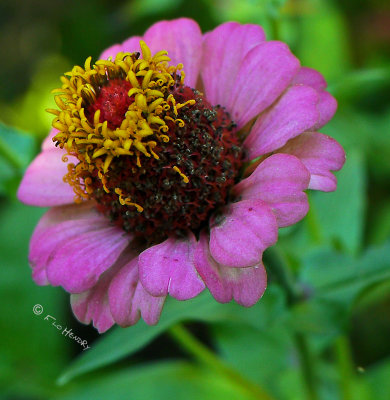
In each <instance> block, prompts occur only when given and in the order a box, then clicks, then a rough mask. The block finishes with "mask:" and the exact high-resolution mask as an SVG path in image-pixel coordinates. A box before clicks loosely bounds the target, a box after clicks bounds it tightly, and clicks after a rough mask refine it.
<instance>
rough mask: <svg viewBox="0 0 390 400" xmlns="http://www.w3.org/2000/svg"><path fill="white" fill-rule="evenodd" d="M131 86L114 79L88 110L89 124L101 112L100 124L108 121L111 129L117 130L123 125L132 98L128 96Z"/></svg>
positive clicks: (104, 87)
mask: <svg viewBox="0 0 390 400" xmlns="http://www.w3.org/2000/svg"><path fill="white" fill-rule="evenodd" d="M131 87H132V86H131V84H130V83H129V82H127V81H125V80H123V79H113V80H109V81H108V82H107V85H106V86H103V87H102V88H101V90H100V92H99V95H98V96H97V98H96V100H95V102H94V103H92V104H90V105H89V107H88V108H87V112H86V115H87V117H88V120H89V122H93V116H94V115H95V112H96V111H97V110H100V122H103V121H107V125H108V127H109V128H110V129H115V128H118V127H119V126H120V124H121V123H122V121H123V119H124V117H125V114H126V111H127V109H128V108H129V105H130V103H131V102H132V98H131V97H129V96H128V92H129V90H130V89H131Z"/></svg>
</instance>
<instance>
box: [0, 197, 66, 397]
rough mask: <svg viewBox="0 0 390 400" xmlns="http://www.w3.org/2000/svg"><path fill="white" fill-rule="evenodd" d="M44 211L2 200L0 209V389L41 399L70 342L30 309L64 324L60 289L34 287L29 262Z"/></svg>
mask: <svg viewBox="0 0 390 400" xmlns="http://www.w3.org/2000/svg"><path fill="white" fill-rule="evenodd" d="M43 211H44V210H43V209H39V208H35V207H27V206H24V205H22V204H19V203H15V204H3V205H2V208H1V211H0V219H1V224H0V237H1V241H0V254H1V268H0V304H1V305H2V306H1V313H0V326H1V329H0V342H1V357H0V386H3V387H4V386H5V387H6V388H7V389H5V390H0V391H3V392H5V391H6V390H7V391H8V393H10V396H11V394H12V395H14V396H21V395H25V396H26V397H27V396H28V394H32V393H34V394H35V395H36V396H37V397H41V396H42V393H46V391H48V390H51V387H52V382H53V380H54V378H55V377H56V376H57V375H58V373H59V371H60V370H61V368H62V366H63V363H64V362H65V360H66V358H67V357H66V351H67V349H68V348H69V347H70V346H71V342H70V341H69V340H67V339H66V338H65V337H64V336H62V335H61V333H60V332H58V330H56V329H55V328H54V327H52V326H50V325H49V324H48V323H47V321H45V320H44V314H42V315H35V314H34V313H33V307H34V305H35V304H41V305H42V306H43V307H44V311H45V312H46V313H50V314H51V315H53V316H54V317H55V318H57V320H58V321H59V322H61V323H64V322H65V315H64V309H63V306H62V304H63V300H64V295H63V291H62V290H61V289H59V288H52V287H39V286H37V285H36V284H35V283H34V282H33V280H32V278H31V269H30V267H29V265H28V261H27V259H28V258H27V257H28V241H29V239H30V236H31V233H32V231H33V228H34V226H35V225H36V223H37V221H38V219H39V217H40V216H41V215H42V213H43ZM21 377H23V382H24V383H23V385H20V379H21ZM28 397H29V396H28Z"/></svg>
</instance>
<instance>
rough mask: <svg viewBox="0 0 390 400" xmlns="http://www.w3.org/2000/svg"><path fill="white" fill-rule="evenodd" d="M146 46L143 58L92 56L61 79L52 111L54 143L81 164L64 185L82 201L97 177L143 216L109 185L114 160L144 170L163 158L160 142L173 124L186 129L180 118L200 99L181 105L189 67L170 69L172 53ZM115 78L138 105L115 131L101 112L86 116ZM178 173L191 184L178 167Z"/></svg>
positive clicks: (132, 106) (70, 168)
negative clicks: (127, 160)
mask: <svg viewBox="0 0 390 400" xmlns="http://www.w3.org/2000/svg"><path fill="white" fill-rule="evenodd" d="M140 47H141V52H142V57H139V56H140V54H139V53H123V52H120V53H118V54H117V55H116V56H115V59H111V58H109V59H108V60H98V61H97V62H96V63H95V64H94V65H91V57H89V58H87V59H86V61H85V63H84V68H82V67H80V66H75V67H73V69H72V70H71V71H69V72H67V73H65V75H64V76H63V77H61V81H62V86H61V88H59V89H55V90H54V91H53V93H54V94H55V102H56V104H57V106H58V108H59V110H53V109H48V110H47V111H48V112H50V113H52V114H54V116H55V118H54V120H53V123H52V125H53V127H54V128H56V129H58V131H59V132H58V133H57V135H55V137H54V138H53V141H54V142H56V145H57V146H58V147H60V148H62V149H65V150H66V152H67V155H72V156H75V157H77V158H78V160H79V163H78V164H77V165H75V164H69V165H68V173H67V174H66V175H65V177H64V181H65V182H67V183H69V184H70V185H72V186H73V189H74V192H75V193H76V198H75V201H77V202H80V201H82V199H88V198H90V197H91V194H92V193H93V188H92V187H91V182H92V179H91V176H94V178H95V179H99V180H100V182H101V185H102V187H103V189H104V191H105V192H107V193H108V192H110V191H113V192H114V193H116V194H117V196H118V200H119V202H120V203H121V204H122V205H124V204H126V205H132V206H135V207H136V208H137V210H138V211H140V212H141V211H142V207H141V206H140V205H138V204H136V203H134V202H132V201H131V199H130V198H129V197H128V196H126V194H125V193H123V191H122V189H120V188H113V189H110V188H109V187H108V183H107V182H108V178H107V177H109V174H110V168H111V166H112V162H113V160H114V159H115V158H117V157H123V156H130V157H135V163H136V165H137V166H138V167H141V165H142V157H147V158H150V157H154V158H155V159H159V156H158V154H157V153H156V152H155V148H156V146H157V144H158V143H160V144H163V143H167V142H168V141H169V140H170V138H169V134H167V133H168V131H169V127H168V125H167V121H173V122H175V124H176V125H177V126H180V127H182V126H183V125H184V121H183V120H181V119H178V118H177V116H178V110H179V109H180V108H182V107H185V106H189V105H192V104H194V103H195V101H194V100H188V101H186V102H185V103H182V104H180V103H176V101H175V98H174V97H173V95H172V94H171V89H172V88H173V87H174V86H175V85H176V84H177V83H178V82H179V83H181V84H183V80H184V76H185V75H184V72H183V71H181V70H182V68H183V65H182V64H179V65H177V66H170V65H169V64H168V62H169V61H170V58H169V57H168V52H167V51H164V50H163V51H159V52H158V53H156V54H155V55H153V56H152V54H151V51H150V49H149V47H148V46H147V45H146V43H145V42H144V41H142V40H141V41H140ZM114 79H122V80H126V81H127V82H129V83H130V85H131V89H130V90H129V92H128V96H129V97H131V98H132V99H134V101H132V102H131V104H130V105H129V107H128V110H127V112H126V113H125V115H124V118H123V121H122V123H121V125H120V126H119V127H117V128H115V129H110V128H109V126H108V123H107V121H101V118H100V110H97V111H96V112H95V114H94V115H93V116H88V117H87V116H86V114H87V108H88V106H90V105H91V104H93V103H94V102H95V101H96V99H97V97H98V96H99V92H100V89H101V88H102V87H103V86H104V85H106V84H107V83H108V82H109V81H110V80H114ZM174 169H175V170H176V172H178V173H179V174H180V175H181V176H182V178H183V180H184V181H185V182H188V178H187V177H186V176H185V175H184V174H182V173H181V171H180V170H179V169H178V168H177V167H174Z"/></svg>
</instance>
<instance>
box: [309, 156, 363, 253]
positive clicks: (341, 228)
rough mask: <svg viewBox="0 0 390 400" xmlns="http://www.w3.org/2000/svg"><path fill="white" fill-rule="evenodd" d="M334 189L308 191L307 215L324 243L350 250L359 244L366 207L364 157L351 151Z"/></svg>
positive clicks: (355, 250)
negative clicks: (309, 192) (308, 204)
mask: <svg viewBox="0 0 390 400" xmlns="http://www.w3.org/2000/svg"><path fill="white" fill-rule="evenodd" d="M337 179H338V184H337V190H336V191H335V192H332V193H322V192H314V193H311V194H310V200H311V201H310V211H309V214H308V218H309V219H311V221H312V222H314V223H315V226H316V231H317V235H319V238H320V240H321V241H322V242H323V243H324V244H327V243H333V244H335V245H336V246H341V247H342V248H343V249H346V250H347V251H349V252H351V253H357V251H358V250H359V249H360V247H361V242H362V237H363V230H364V217H365V208H366V194H365V190H366V176H365V170H364V163H363V158H362V156H361V154H360V152H358V151H350V152H349V153H348V155H347V162H346V163H345V165H344V167H343V169H342V170H341V171H340V172H339V173H338V174H337Z"/></svg>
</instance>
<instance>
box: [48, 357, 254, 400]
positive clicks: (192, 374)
mask: <svg viewBox="0 0 390 400" xmlns="http://www.w3.org/2000/svg"><path fill="white" fill-rule="evenodd" d="M55 399H56V400H89V399H91V400H103V399H110V400H123V399H131V400H145V399H158V400H171V399H186V400H199V399H202V400H217V399H223V400H236V399H243V400H249V399H250V397H247V396H246V395H245V394H244V393H243V392H242V391H241V390H240V389H239V388H238V387H237V386H235V385H234V384H233V383H232V382H230V381H228V380H227V379H226V378H224V377H222V376H220V375H217V374H215V373H213V372H212V371H209V370H204V369H202V368H200V367H196V366H193V365H191V364H189V363H185V362H175V361H174V362H162V363H158V364H150V365H142V366H137V367H136V368H129V369H126V370H123V371H116V372H115V373H111V374H109V375H105V376H98V377H95V378H94V379H89V380H83V381H82V382H80V383H79V384H77V385H73V386H72V387H71V388H70V390H68V391H67V392H66V393H65V394H63V395H60V396H58V397H57V396H56V397H55Z"/></svg>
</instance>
